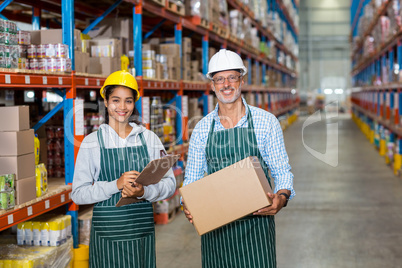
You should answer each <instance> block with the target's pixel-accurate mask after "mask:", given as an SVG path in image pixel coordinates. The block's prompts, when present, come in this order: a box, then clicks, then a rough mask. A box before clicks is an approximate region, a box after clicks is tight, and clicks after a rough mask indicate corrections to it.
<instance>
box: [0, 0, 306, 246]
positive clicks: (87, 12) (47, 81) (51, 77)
mask: <svg viewBox="0 0 402 268" xmlns="http://www.w3.org/2000/svg"><path fill="white" fill-rule="evenodd" d="M166 1H167V0H166ZM166 1H162V0H159V1H158V0H148V1H145V0H125V1H122V0H117V1H116V2H115V3H114V4H113V5H112V6H111V7H110V8H109V9H107V10H106V11H105V12H100V11H99V10H97V9H95V8H91V7H89V6H88V5H85V4H84V3H82V2H79V1H76V2H74V0H61V1H56V0H46V1H42V2H41V1H33V0H15V2H19V3H22V4H26V5H31V6H32V7H33V12H32V23H33V30H38V29H40V24H41V22H42V23H43V20H42V19H41V17H40V14H41V10H42V9H43V8H44V5H46V9H47V10H51V11H54V12H57V11H58V12H60V13H61V14H62V22H61V25H62V29H63V43H65V44H67V45H69V57H70V58H71V59H72V69H73V71H72V72H71V74H65V73H59V74H53V73H52V74H43V73H37V72H31V71H24V72H21V71H18V72H13V71H11V70H0V87H2V88H12V89H24V88H37V89H39V88H43V89H53V90H54V91H55V92H56V93H57V94H59V95H60V96H62V97H63V102H62V103H60V104H59V105H57V106H56V107H55V108H54V109H53V110H51V111H50V112H49V113H48V114H47V115H46V116H45V117H44V118H43V119H42V120H41V121H40V122H39V123H38V125H36V126H35V127H34V128H35V129H37V128H39V127H40V126H41V125H42V124H44V123H45V122H46V120H48V119H49V118H50V117H52V116H53V115H54V114H56V113H57V112H58V111H59V110H60V109H61V108H62V107H63V111H64V129H65V141H64V144H65V173H66V174H65V183H66V184H71V183H72V179H73V173H74V164H75V158H76V155H77V153H78V149H79V146H80V143H81V142H82V140H83V138H84V136H83V135H82V133H77V129H78V128H79V124H82V122H83V118H77V117H82V116H83V114H82V113H81V114H80V113H74V111H76V109H77V108H80V107H82V102H80V101H79V100H76V95H77V90H80V89H99V88H100V87H101V85H102V84H103V83H104V81H105V77H102V76H91V75H88V76H87V75H84V74H77V73H75V71H74V69H75V66H74V45H73V44H74V36H73V31H74V28H75V25H74V21H75V20H74V18H75V17H77V18H80V19H85V17H93V15H94V14H96V15H97V16H98V18H97V19H96V20H95V21H94V22H93V23H91V24H90V26H89V27H88V28H87V30H84V31H83V32H84V33H85V32H87V31H89V30H90V28H92V27H94V26H95V25H96V23H98V22H99V21H101V20H102V19H103V18H104V17H106V16H107V15H108V14H109V13H110V12H111V11H112V10H113V9H114V8H116V7H117V6H118V5H119V4H120V3H122V2H124V3H125V4H127V3H128V4H132V18H133V24H134V25H133V39H134V59H135V62H134V65H135V68H136V73H137V80H138V84H139V88H140V92H141V95H142V96H144V95H146V94H144V93H147V91H148V90H153V91H155V90H166V89H169V90H171V91H174V92H175V97H174V99H173V100H172V101H173V102H175V103H176V107H177V109H178V110H179V111H183V110H185V107H182V102H183V99H185V98H186V97H187V96H186V92H199V93H201V97H200V100H202V101H203V104H204V110H203V111H204V112H203V113H204V115H206V114H207V113H209V112H210V111H211V110H212V108H211V105H210V104H211V95H210V86H209V83H202V82H201V83H200V82H190V81H183V80H179V81H160V80H148V79H143V77H142V62H141V59H142V40H143V29H142V28H143V25H142V20H143V11H144V10H146V11H147V12H150V13H151V14H153V15H156V16H158V17H160V18H162V19H164V20H167V21H169V22H170V23H174V36H175V43H177V44H179V45H181V40H182V35H183V28H184V29H187V30H189V31H193V32H194V33H196V34H197V35H199V36H201V37H202V44H201V47H202V49H203V54H202V56H203V66H202V70H203V73H204V74H206V72H207V68H208V66H207V63H208V59H209V55H208V47H209V43H210V41H212V42H215V43H217V44H220V46H221V47H223V48H226V47H228V48H231V49H233V50H235V51H237V52H238V53H239V54H241V55H243V56H246V58H247V59H248V61H249V63H251V60H252V59H253V60H254V61H255V62H256V63H258V66H259V67H261V68H262V70H263V72H265V71H267V70H269V69H273V70H275V71H276V72H278V73H280V74H281V75H282V79H283V81H286V80H287V81H295V80H296V79H297V73H296V71H295V70H292V69H289V68H288V67H286V66H284V65H282V64H280V63H278V58H276V59H273V60H272V59H268V58H267V57H266V56H265V55H264V54H263V53H261V52H260V51H259V50H257V49H255V48H253V47H251V46H250V45H249V44H248V43H247V42H245V41H244V40H239V39H237V38H236V37H233V36H231V35H230V34H229V33H228V32H226V33H225V32H216V31H213V27H212V26H213V25H212V23H207V24H205V22H202V21H201V20H199V18H198V21H197V18H196V17H191V18H190V17H184V16H181V15H178V14H177V13H174V11H172V10H171V9H168V8H166V6H163V5H162V6H161V3H162V2H164V3H165V5H166ZM267 1H268V4H269V7H270V8H271V10H277V11H278V12H279V14H280V18H282V19H285V20H286V19H287V27H288V29H289V30H291V31H292V33H293V36H294V38H295V41H296V42H297V35H298V29H297V28H296V26H295V23H294V22H293V21H292V18H290V16H289V12H288V11H287V10H286V9H285V7H284V6H283V4H282V1H280V0H267ZM11 2H12V1H11V0H7V1H5V2H3V3H2V4H1V5H0V12H1V11H2V10H4V8H5V7H6V6H7V5H8V4H10V3H11ZM60 2H61V3H60ZM227 2H228V4H229V5H230V6H231V7H232V8H236V9H238V10H240V11H241V12H243V14H244V15H245V16H248V17H249V18H250V19H251V22H252V24H253V25H254V27H257V28H258V30H259V33H260V35H261V38H262V40H263V41H266V42H270V40H272V41H274V42H275V46H276V47H277V48H278V49H279V50H280V51H282V52H283V53H284V54H285V55H289V56H290V57H291V58H292V60H293V66H295V63H296V62H297V56H296V55H294V53H293V52H292V51H290V50H289V49H288V48H286V47H285V46H284V45H283V44H282V43H281V42H280V41H279V40H278V39H277V38H276V37H275V36H274V34H273V33H272V32H270V31H269V30H268V29H265V28H263V27H262V25H261V24H260V22H258V21H256V20H255V19H254V17H252V15H253V14H252V13H251V12H250V10H247V9H246V8H245V6H243V5H242V4H241V2H240V1H239V0H228V1H227ZM292 3H293V5H294V7H295V8H296V9H297V5H296V3H295V1H294V0H292ZM60 9H61V10H60ZM2 14H3V15H7V16H8V17H9V18H13V19H15V20H17V21H18V20H19V19H18V18H20V20H25V21H28V20H27V18H26V16H25V17H24V16H14V15H13V14H12V13H10V12H9V11H6V10H4V12H2ZM3 18H5V16H3ZM52 23H53V22H49V21H48V22H47V24H48V25H52ZM160 24H163V22H161V23H160ZM53 25H54V23H53ZM157 28H158V25H157V24H156V25H155V27H154V29H153V30H152V31H150V32H149V33H148V34H147V35H148V36H149V35H151V34H152V33H153V31H155V30H156V29H157ZM278 54H279V53H278ZM249 78H250V79H249V80H251V70H249ZM260 79H262V82H263V85H262V86H254V85H245V87H244V91H245V92H253V93H254V92H255V93H256V96H257V98H259V99H261V98H264V99H265V103H266V107H261V108H264V109H266V110H268V111H270V112H272V113H273V114H275V115H276V116H280V115H283V114H286V113H289V112H293V111H294V109H296V108H297V107H298V97H297V95H294V92H293V88H270V87H268V86H266V85H265V84H266V81H265V78H264V76H263V77H262V78H260ZM258 103H259V102H258V101H257V104H258ZM80 105H81V106H80ZM136 105H137V107H139V110H140V112H141V111H143V110H145V109H149V108H148V107H146V105H149V97H148V99H147V97H142V98H141V99H140V100H139V101H138V102H137V103H136ZM259 106H261V105H259ZM71 115H72V116H71ZM186 122H187V118H186V117H185V116H184V117H183V118H180V119H179V120H177V126H176V132H177V133H178V135H179V137H178V138H179V139H178V142H177V145H176V146H173V148H172V152H174V153H180V154H183V155H184V154H185V153H186V152H187V150H188V143H186V142H185V140H187V135H186V131H187V129H186ZM145 123H147V122H145ZM77 126H78V127H77ZM183 138H184V139H185V140H183ZM70 191H71V190H66V191H65V192H63V193H59V194H56V195H54V196H52V197H51V198H50V199H49V200H50V201H47V200H42V201H39V202H37V203H35V204H34V205H32V209H31V208H30V207H29V206H28V207H26V208H21V209H17V210H15V211H11V212H8V213H7V214H3V215H1V216H0V230H3V229H5V228H8V227H10V226H12V225H13V224H17V223H18V222H21V221H23V220H27V219H30V218H32V217H35V216H37V215H40V214H42V213H44V212H47V211H49V210H51V209H52V208H55V207H57V206H61V205H64V204H68V214H70V215H71V216H72V227H73V236H74V246H75V247H77V245H78V240H77V237H78V229H77V224H78V219H77V217H78V206H77V205H75V204H74V203H73V202H72V201H71V197H70ZM48 202H50V206H48V205H47V204H48ZM43 206H44V208H45V209H43V208H42V207H43ZM11 218H12V219H13V221H10V219H11Z"/></svg>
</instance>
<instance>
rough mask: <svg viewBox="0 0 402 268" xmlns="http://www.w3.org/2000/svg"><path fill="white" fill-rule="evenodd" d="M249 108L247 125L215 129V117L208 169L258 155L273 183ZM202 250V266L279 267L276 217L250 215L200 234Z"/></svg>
mask: <svg viewBox="0 0 402 268" xmlns="http://www.w3.org/2000/svg"><path fill="white" fill-rule="evenodd" d="M247 108H248V107H247ZM248 110H249V112H248V116H247V120H248V127H247V128H231V129H225V130H222V131H217V132H214V127H215V120H212V124H211V128H210V130H209V134H208V141H207V146H206V159H207V165H208V172H209V174H212V173H214V172H217V171H219V170H221V169H223V168H225V167H227V166H230V165H232V164H234V163H236V162H238V161H240V160H242V159H244V158H246V157H249V156H256V157H258V159H259V160H260V163H261V166H262V168H263V170H264V173H265V176H266V177H267V178H268V181H269V183H270V184H271V182H270V179H269V174H268V166H267V164H266V163H265V161H264V159H263V158H262V156H261V153H260V151H259V149H258V145H257V138H256V136H255V133H254V125H253V119H252V116H251V111H250V109H248ZM244 179H247V178H244ZM239 194H240V195H241V189H239ZM201 252H202V267H203V268H211V267H214V268H225V267H227V268H234V267H241V268H245V267H252V268H258V267H261V268H262V267H264V268H273V267H276V247H275V222H274V217H273V216H252V215H248V216H246V217H244V218H241V219H239V220H237V221H234V222H232V223H230V224H227V225H225V226H223V227H221V228H219V229H217V230H214V231H211V232H209V233H206V234H204V235H203V236H201Z"/></svg>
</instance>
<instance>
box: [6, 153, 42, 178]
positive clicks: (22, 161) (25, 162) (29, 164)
mask: <svg viewBox="0 0 402 268" xmlns="http://www.w3.org/2000/svg"><path fill="white" fill-rule="evenodd" d="M0 170H1V173H4V174H12V173H14V174H15V178H16V180H20V179H24V178H28V177H32V176H35V154H34V153H31V154H24V155H20V156H1V157H0Z"/></svg>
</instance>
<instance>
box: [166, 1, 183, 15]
mask: <svg viewBox="0 0 402 268" xmlns="http://www.w3.org/2000/svg"><path fill="white" fill-rule="evenodd" d="M165 7H166V9H167V10H169V11H170V12H173V13H176V14H178V15H181V16H184V14H185V11H184V6H180V5H177V4H175V3H172V2H170V1H167V2H166V5H165Z"/></svg>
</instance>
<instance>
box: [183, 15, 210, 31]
mask: <svg viewBox="0 0 402 268" xmlns="http://www.w3.org/2000/svg"><path fill="white" fill-rule="evenodd" d="M186 18H187V19H188V20H189V21H190V22H191V23H192V24H194V25H197V26H200V27H202V28H205V29H208V30H209V28H210V23H209V21H208V20H206V19H204V18H201V17H200V16H191V17H186Z"/></svg>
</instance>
